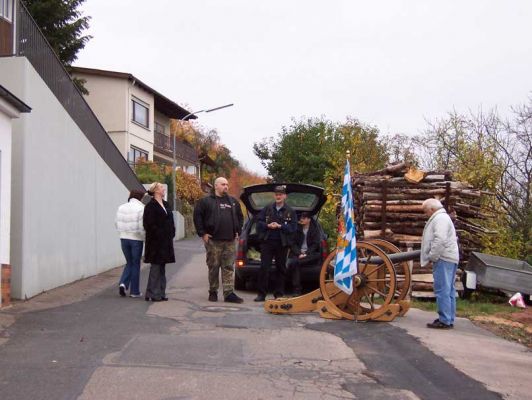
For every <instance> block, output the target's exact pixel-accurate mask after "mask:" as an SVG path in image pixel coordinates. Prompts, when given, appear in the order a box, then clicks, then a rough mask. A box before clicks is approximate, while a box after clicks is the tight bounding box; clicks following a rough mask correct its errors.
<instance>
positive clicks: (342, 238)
mask: <svg viewBox="0 0 532 400" xmlns="http://www.w3.org/2000/svg"><path fill="white" fill-rule="evenodd" d="M356 245H357V241H356V228H355V221H354V218H353V192H352V189H351V172H350V169H349V160H348V161H347V162H346V164H345V173H344V184H343V186H342V215H341V216H340V220H339V223H338V241H337V245H336V248H337V249H338V253H337V254H336V264H335V266H334V284H335V285H336V286H338V287H339V288H340V289H342V290H343V291H344V292H345V293H347V294H351V293H353V275H355V274H356V273H357V249H356Z"/></svg>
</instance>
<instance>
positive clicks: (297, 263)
mask: <svg viewBox="0 0 532 400" xmlns="http://www.w3.org/2000/svg"><path fill="white" fill-rule="evenodd" d="M320 239H321V238H320V231H319V229H318V227H317V226H316V223H315V222H314V221H313V220H312V216H311V215H310V214H309V213H308V212H303V213H301V216H300V217H299V226H298V228H297V231H296V234H295V237H294V240H293V243H292V246H291V247H290V255H289V257H288V261H287V263H286V266H287V269H288V272H289V273H290V275H291V277H292V287H293V289H294V295H295V296H301V294H302V290H301V267H304V266H308V265H314V264H319V263H320V261H321V251H320V249H321V247H320V241H321V240H320Z"/></svg>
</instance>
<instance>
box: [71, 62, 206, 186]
mask: <svg viewBox="0 0 532 400" xmlns="http://www.w3.org/2000/svg"><path fill="white" fill-rule="evenodd" d="M72 74H73V76H75V77H76V78H80V79H83V80H84V81H85V84H84V86H85V88H86V89H87V90H88V92H89V94H88V95H86V96H85V99H86V100H87V102H88V104H89V105H90V107H91V109H92V110H93V111H94V113H95V114H96V117H97V118H98V119H99V120H100V121H101V123H102V125H103V126H104V128H105V130H106V131H107V133H108V134H109V136H110V137H111V139H112V140H113V142H114V143H115V144H116V146H117V147H118V149H119V150H120V152H121V153H122V155H123V157H124V158H125V159H127V161H128V162H129V163H130V165H134V164H135V163H136V162H137V161H138V160H139V159H140V158H143V159H144V160H149V161H154V162H157V163H160V164H168V165H172V163H173V138H172V136H171V135H170V120H171V119H178V120H180V119H183V118H185V117H187V119H195V118H196V116H195V115H190V113H189V111H187V110H185V109H184V108H182V107H181V106H179V105H178V104H176V103H175V102H173V101H172V100H170V99H168V98H167V97H165V96H164V95H162V94H161V93H159V92H158V91H156V90H155V89H153V88H151V87H150V86H148V85H147V84H146V83H144V82H143V81H141V80H140V79H138V78H137V77H135V76H134V75H132V74H130V73H127V72H116V71H107V70H101V69H93V68H81V67H74V68H73V72H72ZM176 164H177V167H178V168H182V169H183V170H184V171H186V172H188V173H190V174H192V175H195V176H197V177H198V178H199V170H200V164H199V159H198V154H197V153H196V150H195V149H194V148H193V147H192V146H191V145H189V144H188V143H185V142H183V141H181V140H177V141H176Z"/></svg>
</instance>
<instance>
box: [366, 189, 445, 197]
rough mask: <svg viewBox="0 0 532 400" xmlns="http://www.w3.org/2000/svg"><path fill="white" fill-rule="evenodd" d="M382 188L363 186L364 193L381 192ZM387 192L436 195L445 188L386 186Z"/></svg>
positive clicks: (443, 191) (441, 192)
mask: <svg viewBox="0 0 532 400" xmlns="http://www.w3.org/2000/svg"><path fill="white" fill-rule="evenodd" d="M381 191H382V188H381V187H369V188H364V192H363V193H364V194H366V193H381ZM386 191H387V193H389V194H392V193H401V194H424V195H432V196H433V195H436V194H441V195H444V194H445V188H434V187H430V188H409V187H404V188H397V187H387V188H386Z"/></svg>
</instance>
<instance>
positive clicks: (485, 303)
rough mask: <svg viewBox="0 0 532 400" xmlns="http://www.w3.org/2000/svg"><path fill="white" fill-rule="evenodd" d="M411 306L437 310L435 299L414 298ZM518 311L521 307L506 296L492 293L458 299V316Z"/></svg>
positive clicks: (466, 316)
mask: <svg viewBox="0 0 532 400" xmlns="http://www.w3.org/2000/svg"><path fill="white" fill-rule="evenodd" d="M475 295H476V293H475ZM411 306H412V307H416V308H419V309H421V310H425V311H434V312H436V301H435V300H432V301H431V300H428V301H427V300H418V299H413V300H412V303H411ZM516 311H520V309H519V308H515V307H511V306H510V304H508V300H507V299H506V298H505V297H501V296H496V295H492V294H486V293H482V294H479V295H476V296H472V298H471V299H469V300H464V299H457V301H456V316H457V317H464V318H470V317H475V316H479V315H494V314H498V313H512V312H516Z"/></svg>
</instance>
